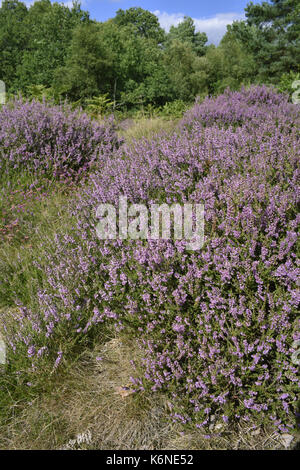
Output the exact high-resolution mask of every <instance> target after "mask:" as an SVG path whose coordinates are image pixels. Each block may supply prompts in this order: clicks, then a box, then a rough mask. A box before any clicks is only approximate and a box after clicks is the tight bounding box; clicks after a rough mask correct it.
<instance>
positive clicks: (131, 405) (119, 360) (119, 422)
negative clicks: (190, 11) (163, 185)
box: [0, 119, 283, 450]
mask: <svg viewBox="0 0 300 470" xmlns="http://www.w3.org/2000/svg"><path fill="white" fill-rule="evenodd" d="M175 128H176V122H174V121H170V122H168V121H166V120H162V119H142V120H140V121H138V122H134V123H133V125H132V126H131V127H129V128H128V129H127V130H126V131H121V132H122V135H123V136H124V137H125V139H126V141H127V142H128V143H130V142H132V140H133V139H140V138H143V137H146V138H150V137H153V136H154V135H157V134H159V133H160V132H161V131H164V132H173V131H174V130H175ZM76 191H78V187H76V186H74V185H65V184H62V183H59V182H56V181H49V180H48V179H45V178H43V177H39V178H37V177H36V176H35V177H33V176H32V175H28V174H26V173H23V174H19V175H10V177H9V178H8V177H6V178H4V177H2V178H0V279H1V282H0V332H2V334H3V336H4V333H5V332H4V328H3V324H4V322H9V323H11V324H14V317H15V315H17V314H18V306H17V305H16V299H18V300H19V301H21V302H22V303H23V304H24V305H25V306H27V307H29V308H30V307H31V306H34V305H35V303H36V293H37V290H38V289H40V288H41V287H42V286H43V275H42V274H41V271H40V270H37V269H36V268H35V265H34V262H35V261H36V260H39V263H41V264H43V263H46V262H47V261H46V257H45V256H44V252H45V248H47V250H49V248H50V249H51V239H52V238H53V236H54V234H55V233H65V232H67V231H68V230H69V229H70V228H71V227H72V226H74V220H72V219H71V218H70V216H69V214H68V211H67V208H68V206H69V205H70V203H71V201H72V200H73V199H74V197H75V195H76ZM40 195H42V196H40ZM16 221H17V222H16ZM75 351H76V353H75ZM141 354H142V351H140V350H139V349H138V348H137V346H136V343H135V340H134V339H133V338H130V337H125V336H123V335H121V334H119V335H117V336H115V333H114V332H113V331H103V332H102V334H99V336H98V337H97V336H96V337H94V338H93V340H92V341H91V342H90V344H89V345H84V346H81V348H78V349H77V350H75V349H74V355H73V356H70V357H68V358H67V359H66V360H65V361H64V363H63V367H61V368H60V369H58V371H55V372H54V371H53V369H52V366H50V364H47V363H45V366H44V367H43V368H41V370H38V371H36V372H31V373H30V372H26V373H25V371H24V365H23V362H22V357H21V356H19V357H13V358H11V361H10V363H9V364H8V365H7V366H5V367H1V366H0V403H1V406H0V448H1V449H58V448H88V449H116V450H117V449H130V450H132V449H150V450H151V449H155V450H160V449H280V448H283V446H282V443H281V442H280V439H279V437H278V435H275V434H274V433H273V432H272V431H270V430H268V429H260V430H259V434H255V435H254V434H253V428H252V425H251V423H250V424H248V425H247V428H243V429H241V428H235V429H230V430H229V429H226V430H224V432H221V433H216V435H215V436H214V437H213V438H212V439H209V440H208V439H206V438H205V436H204V435H203V433H201V431H186V430H185V431H184V432H183V429H182V428H181V427H180V426H179V425H178V424H176V425H175V424H173V423H172V422H171V421H170V420H169V404H168V402H167V401H166V398H165V397H164V395H163V394H158V393H156V394H149V393H148V392H147V393H140V392H139V393H133V394H132V395H129V396H128V397H125V398H122V396H121V395H120V393H119V392H118V388H119V387H123V386H126V385H128V384H129V382H130V376H131V375H133V371H132V366H131V363H130V360H131V359H134V360H135V361H136V362H138V361H139V357H140V356H141ZM99 356H101V357H102V360H101V361H98V360H97V358H98V357H99ZM87 432H89V433H90V434H89V435H90V436H91V439H90V440H89V442H82V443H79V444H78V443H77V444H76V443H74V442H75V441H76V436H78V434H82V433H83V434H84V433H87Z"/></svg>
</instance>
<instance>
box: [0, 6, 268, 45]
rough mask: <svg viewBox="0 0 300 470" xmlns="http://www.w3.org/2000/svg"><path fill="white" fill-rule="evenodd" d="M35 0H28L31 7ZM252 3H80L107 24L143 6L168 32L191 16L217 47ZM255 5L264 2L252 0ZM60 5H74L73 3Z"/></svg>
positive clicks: (94, 16) (198, 27)
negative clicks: (128, 10)
mask: <svg viewBox="0 0 300 470" xmlns="http://www.w3.org/2000/svg"><path fill="white" fill-rule="evenodd" d="M33 1H34V0H28V1H26V0H25V3H27V4H31V3H33ZM249 1H250V0H81V5H82V8H83V9H85V10H88V11H89V12H90V14H91V18H92V19H96V20H98V21H106V20H107V19H108V18H112V17H114V16H115V13H116V11H117V10H118V9H119V8H122V9H123V10H126V9H127V8H130V7H141V8H144V9H145V10H149V11H151V12H153V13H155V14H156V15H157V17H158V18H159V21H160V24H161V26H162V27H163V28H164V29H166V30H168V29H169V28H170V26H171V25H172V24H174V25H176V24H178V23H179V22H180V21H181V20H182V19H183V16H184V15H187V16H191V17H192V18H193V19H194V21H195V24H196V29H197V31H204V32H206V33H207V35H208V39H209V42H210V43H214V44H218V42H219V41H220V39H221V38H222V36H223V34H224V33H225V32H226V25H227V24H230V23H232V21H234V20H239V19H243V18H244V8H245V6H246V5H247V3H249ZM253 2H254V3H261V2H260V1H258V0H253ZM0 3H1V0H0ZM60 3H65V4H68V5H70V4H72V0H71V1H70V0H61V1H60Z"/></svg>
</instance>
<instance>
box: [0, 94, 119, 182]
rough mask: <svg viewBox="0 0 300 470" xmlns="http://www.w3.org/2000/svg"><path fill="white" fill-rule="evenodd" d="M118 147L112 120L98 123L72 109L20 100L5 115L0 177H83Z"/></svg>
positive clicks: (0, 119) (0, 124) (0, 125)
mask: <svg viewBox="0 0 300 470" xmlns="http://www.w3.org/2000/svg"><path fill="white" fill-rule="evenodd" d="M117 143H118V140H117V137H116V134H115V132H114V125H113V122H112V121H111V120H108V121H107V122H106V123H105V124H104V125H103V124H99V123H96V122H93V121H92V120H91V119H90V118H88V116H87V115H85V114H80V113H79V112H78V111H72V110H71V108H70V107H69V106H68V105H61V106H54V105H49V104H47V103H46V102H42V103H41V102H39V101H35V100H33V101H32V102H24V101H23V100H22V99H20V98H17V99H14V100H12V101H10V102H8V104H7V105H6V106H4V107H3V108H2V109H1V112H0V173H3V172H6V173H8V172H10V171H12V170H13V171H15V170H18V171H19V170H20V169H22V170H27V171H30V172H32V171H34V172H43V173H47V174H49V175H51V176H54V177H57V176H60V177H61V176H62V177H68V176H75V175H76V176H79V175H80V174H82V173H84V172H85V171H86V170H87V169H88V168H89V167H90V166H91V164H93V163H94V162H95V161H97V159H98V158H99V157H100V156H101V155H102V154H103V153H106V152H108V153H110V152H111V151H112V149H113V147H114V146H115V145H116V144H117Z"/></svg>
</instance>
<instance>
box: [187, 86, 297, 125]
mask: <svg viewBox="0 0 300 470" xmlns="http://www.w3.org/2000/svg"><path fill="white" fill-rule="evenodd" d="M288 100H289V98H288V96H287V95H285V94H280V93H278V92H276V90H275V89H273V88H271V87H267V86H265V85H263V86H260V87H258V86H254V85H252V86H250V87H249V88H245V87H243V88H242V90H241V91H240V92H237V91H230V90H229V89H227V90H226V91H225V92H224V93H223V94H222V95H219V96H217V97H215V98H209V97H207V98H206V99H205V100H204V101H203V102H202V103H196V105H195V106H194V107H193V108H192V109H191V110H189V111H187V113H186V114H185V116H184V118H183V120H182V126H183V127H193V126H194V125H195V122H199V123H201V124H202V125H203V126H210V125H215V124H219V126H220V127H224V126H226V127H228V126H233V127H237V126H241V125H244V126H246V125H247V124H248V125H249V126H250V129H253V127H254V126H259V125H260V123H261V122H262V121H264V120H265V119H266V117H269V119H274V121H276V119H277V116H282V115H284V116H285V117H286V119H287V120H288V119H291V120H292V121H293V120H294V119H296V117H297V112H298V111H297V109H295V108H294V107H292V106H290V104H289V103H288Z"/></svg>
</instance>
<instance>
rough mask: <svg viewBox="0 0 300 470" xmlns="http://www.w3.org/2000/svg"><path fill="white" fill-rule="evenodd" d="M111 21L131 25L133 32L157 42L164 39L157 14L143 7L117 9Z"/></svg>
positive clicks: (120, 24) (119, 24)
mask: <svg viewBox="0 0 300 470" xmlns="http://www.w3.org/2000/svg"><path fill="white" fill-rule="evenodd" d="M113 21H114V22H115V23H116V24H117V25H118V26H131V27H132V28H133V30H134V32H135V34H137V35H139V36H142V37H144V38H147V39H153V40H154V41H155V42H156V43H158V44H160V43H162V42H163V41H164V39H165V33H164V30H163V29H162V28H161V27H160V25H159V21H158V18H157V16H156V15H154V14H153V13H151V12H150V11H147V10H143V8H139V7H133V8H129V9H128V10H122V9H119V10H118V11H117V13H116V16H115V18H114V19H113Z"/></svg>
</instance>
